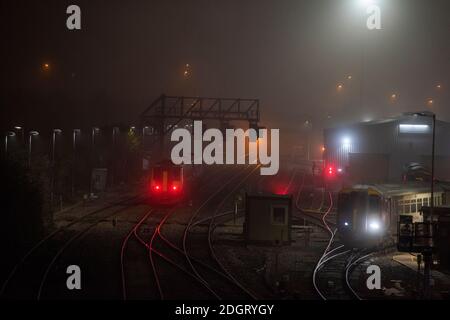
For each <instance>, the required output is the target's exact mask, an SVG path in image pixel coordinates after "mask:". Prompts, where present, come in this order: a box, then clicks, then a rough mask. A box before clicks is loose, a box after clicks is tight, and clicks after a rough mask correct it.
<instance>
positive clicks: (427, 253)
mask: <svg viewBox="0 0 450 320" xmlns="http://www.w3.org/2000/svg"><path fill="white" fill-rule="evenodd" d="M407 115H412V116H414V117H419V116H420V117H429V118H431V119H432V122H433V132H432V142H431V201H430V217H431V221H432V219H433V212H434V158H435V145H436V114H434V113H432V112H414V113H407ZM430 249H431V248H426V249H424V251H423V253H422V255H423V258H424V259H423V261H424V264H425V266H424V295H425V297H428V296H429V293H430V280H431V264H432V252H431V250H430Z"/></svg>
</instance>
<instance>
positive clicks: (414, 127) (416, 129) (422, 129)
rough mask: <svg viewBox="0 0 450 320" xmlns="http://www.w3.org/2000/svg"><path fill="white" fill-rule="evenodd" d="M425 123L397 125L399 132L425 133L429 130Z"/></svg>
mask: <svg viewBox="0 0 450 320" xmlns="http://www.w3.org/2000/svg"><path fill="white" fill-rule="evenodd" d="M429 127H430V126H429V125H427V124H405V123H401V124H400V125H399V129H400V133H426V132H428V130H429Z"/></svg>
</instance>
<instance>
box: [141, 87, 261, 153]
mask: <svg viewBox="0 0 450 320" xmlns="http://www.w3.org/2000/svg"><path fill="white" fill-rule="evenodd" d="M183 120H192V121H194V120H218V121H220V126H221V128H226V127H228V123H229V122H230V121H247V122H248V124H249V127H250V128H257V127H258V122H259V120H260V110H259V100H258V99H240V98H207V97H186V96H166V95H164V94H162V95H160V96H159V97H158V98H157V99H156V100H155V101H153V102H152V104H151V105H150V106H149V107H148V108H147V109H145V110H144V112H142V114H141V115H140V122H141V126H142V127H144V126H151V127H153V128H154V129H155V134H156V135H157V137H158V141H159V142H160V146H161V147H162V146H163V143H164V136H165V135H166V134H167V133H169V132H170V131H171V130H172V129H174V128H176V126H177V125H178V124H179V123H180V122H181V121H183ZM169 122H170V123H169Z"/></svg>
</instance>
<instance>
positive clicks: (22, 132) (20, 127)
mask: <svg viewBox="0 0 450 320" xmlns="http://www.w3.org/2000/svg"><path fill="white" fill-rule="evenodd" d="M14 130H16V131H20V132H21V135H22V143H23V144H25V136H24V131H25V130H24V129H23V127H22V126H14Z"/></svg>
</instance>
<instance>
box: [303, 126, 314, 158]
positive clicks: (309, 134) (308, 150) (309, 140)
mask: <svg viewBox="0 0 450 320" xmlns="http://www.w3.org/2000/svg"><path fill="white" fill-rule="evenodd" d="M303 125H304V127H305V129H306V130H307V132H308V141H307V143H308V145H307V154H308V160H311V131H312V122H311V121H310V120H306V121H305V122H304V124H303Z"/></svg>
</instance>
